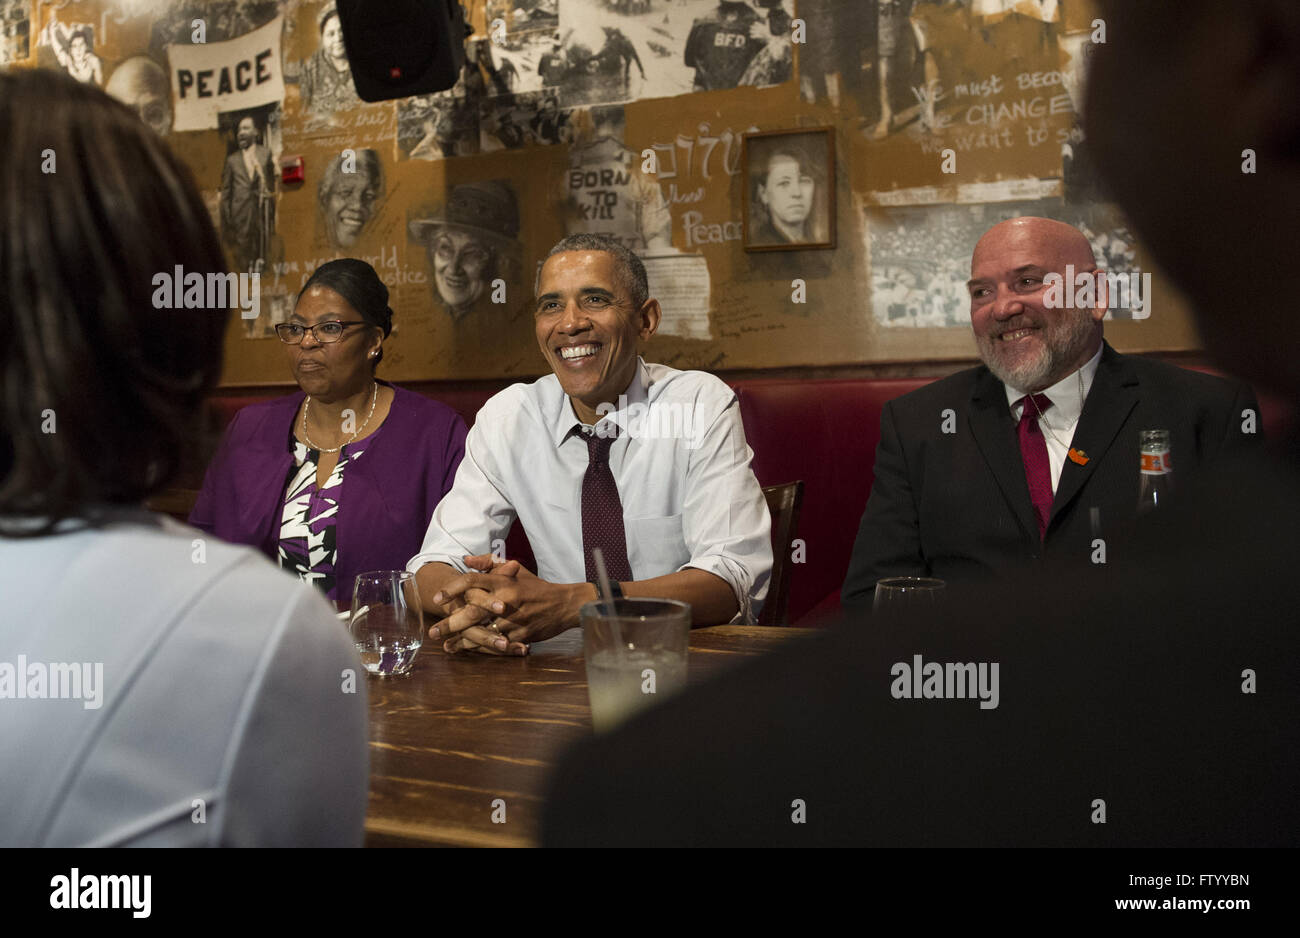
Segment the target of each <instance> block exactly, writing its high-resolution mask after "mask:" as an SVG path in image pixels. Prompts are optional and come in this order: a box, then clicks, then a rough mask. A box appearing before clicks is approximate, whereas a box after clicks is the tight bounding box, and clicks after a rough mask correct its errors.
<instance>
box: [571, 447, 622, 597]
mask: <svg viewBox="0 0 1300 938" xmlns="http://www.w3.org/2000/svg"><path fill="white" fill-rule="evenodd" d="M570 432H571V433H576V434H578V435H580V436H581V437H582V439H584V440H586V441H587V471H586V473H585V474H584V475H583V477H582V557H583V561H584V562H585V564H586V569H587V580H588V582H595V580H596V579H597V574H596V563H595V561H594V560H593V559H592V557H591V549H592V548H593V547H599V548H600V551H601V553H602V554H603V555H604V557H605V570H606V571H607V572H608V573H609V576H610V579H612V580H613V581H614V582H615V583H628V582H631V580H632V567H631V565H630V564H628V562H627V534H626V532H625V531H624V529H623V503H622V502H621V501H620V500H619V497H618V485H617V484H615V482H614V473H612V472H611V471H610V469H609V448H610V447H611V446H613V445H614V439H615V437H616V436H617V435H618V428H617V427H616V426H613V425H610V424H606V427H605V430H604V432H605V433H607V434H608V435H607V436H604V437H602V436H600V435H599V434H596V433H590V434H589V433H587V432H586V431H585V430H583V429H582V427H581V425H580V424H579V425H578V426H575V427H574V428H573V430H572V431H570Z"/></svg>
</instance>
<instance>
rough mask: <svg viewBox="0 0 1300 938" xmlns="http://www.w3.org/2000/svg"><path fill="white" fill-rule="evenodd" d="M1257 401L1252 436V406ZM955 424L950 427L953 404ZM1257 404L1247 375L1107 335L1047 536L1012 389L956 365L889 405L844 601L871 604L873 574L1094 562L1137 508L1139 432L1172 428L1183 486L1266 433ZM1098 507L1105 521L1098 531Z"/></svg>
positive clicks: (968, 572) (1003, 570) (985, 571)
mask: <svg viewBox="0 0 1300 938" xmlns="http://www.w3.org/2000/svg"><path fill="white" fill-rule="evenodd" d="M1246 409H1250V410H1253V411H1254V413H1255V415H1256V417H1255V429H1256V432H1255V433H1253V434H1247V433H1243V432H1242V427H1243V417H1242V411H1243V410H1246ZM948 410H951V411H952V412H953V415H954V417H955V430H956V432H955V433H945V432H943V430H944V427H943V423H944V412H945V411H948ZM1258 414H1259V405H1258V404H1257V403H1256V401H1255V396H1254V394H1253V393H1252V392H1251V390H1250V388H1249V387H1247V386H1246V385H1244V384H1240V383H1237V382H1230V381H1227V380H1225V379H1222V378H1216V377H1213V376H1211V375H1206V374H1201V373H1200V372H1194V371H1188V370H1186V369H1184V368H1179V367H1177V366H1174V365H1169V364H1165V363H1163V362H1157V361H1151V360H1149V359H1144V358H1140V357H1136V356H1129V355H1120V354H1119V353H1118V352H1116V351H1115V350H1114V349H1113V348H1111V347H1110V345H1109V344H1105V346H1104V348H1103V350H1102V354H1101V359H1100V360H1099V361H1098V364H1097V375H1096V377H1095V378H1094V380H1093V384H1092V387H1091V388H1089V389H1088V397H1087V399H1086V400H1085V402H1084V408H1083V413H1082V415H1081V416H1080V419H1079V423H1078V426H1077V427H1076V429H1075V433H1074V439H1073V441H1072V444H1071V445H1072V446H1073V447H1074V448H1076V449H1081V450H1083V452H1084V453H1085V454H1086V456H1087V457H1088V462H1087V464H1086V465H1078V464H1076V463H1074V462H1072V461H1070V460H1066V462H1065V466H1064V468H1063V469H1062V470H1061V478H1060V481H1059V482H1058V484H1057V489H1056V497H1055V500H1054V501H1053V504H1052V514H1051V519H1050V521H1049V523H1048V528H1047V534H1046V538H1045V539H1043V540H1040V538H1039V534H1038V524H1037V522H1036V521H1035V518H1034V511H1033V505H1032V503H1031V501H1030V499H1029V486H1028V484H1027V483H1026V482H1025V470H1024V463H1023V461H1022V460H1021V458H1020V446H1019V443H1018V442H1017V439H1016V426H1015V422H1014V421H1013V420H1012V418H1011V413H1010V409H1009V408H1008V406H1007V397H1006V391H1005V389H1004V385H1003V384H1002V382H1001V381H999V380H998V379H997V378H996V377H994V376H993V374H992V372H990V371H989V370H988V369H987V368H986V367H984V366H982V365H981V366H979V367H977V368H971V369H969V370H967V371H961V372H958V373H957V374H955V375H951V376H949V377H947V378H944V379H943V380H941V381H936V382H935V383H934V384H931V385H927V386H926V387H924V388H921V389H920V390H917V391H913V392H912V393H911V394H905V395H903V396H902V397H900V398H898V399H896V400H893V401H890V402H889V403H888V404H886V405H885V408H884V411H883V412H882V413H881V418H880V445H879V447H878V448H877V450H876V464H875V482H874V483H873V484H872V487H871V497H870V498H869V499H868V501H867V508H866V511H865V512H864V513H863V516H862V523H861V526H860V527H859V529H858V538H857V542H856V544H855V545H854V548H853V556H852V559H851V560H850V562H849V571H848V575H847V577H846V578H845V580H844V588H843V590H842V599H843V601H844V602H845V603H846V604H852V603H856V602H862V601H865V600H870V598H871V595H872V591H873V589H874V588H875V584H876V580H878V579H880V578H882V577H889V576H936V577H939V578H940V579H943V580H946V581H949V582H957V581H962V580H975V579H982V578H986V577H988V576H990V575H1007V574H1012V573H1014V572H1015V571H1016V570H1017V569H1020V568H1022V566H1023V565H1024V564H1025V563H1026V562H1030V561H1037V560H1043V559H1051V560H1054V561H1057V562H1061V563H1064V564H1068V565H1074V566H1078V565H1083V566H1088V565H1090V564H1091V563H1092V554H1093V546H1092V542H1093V538H1094V537H1101V538H1103V539H1104V540H1105V541H1106V543H1107V549H1108V558H1107V559H1108V562H1109V563H1114V562H1117V561H1118V560H1120V559H1121V558H1117V557H1110V556H1109V553H1110V551H1111V550H1112V549H1113V548H1114V544H1113V543H1112V541H1113V538H1114V535H1115V534H1116V533H1117V532H1119V531H1122V530H1124V529H1125V528H1127V527H1128V526H1129V525H1130V524H1131V523H1132V521H1133V517H1134V515H1135V513H1136V509H1137V502H1138V492H1139V488H1140V474H1139V471H1138V451H1139V442H1138V441H1139V434H1140V431H1142V430H1168V431H1170V435H1171V442H1170V451H1171V459H1172V462H1173V478H1174V483H1175V485H1187V484H1190V482H1191V481H1192V480H1193V478H1194V477H1195V476H1196V475H1197V474H1199V473H1200V472H1201V471H1202V470H1204V469H1205V468H1206V467H1207V466H1208V465H1210V464H1211V463H1213V462H1214V461H1216V460H1217V459H1219V458H1220V457H1222V456H1225V455H1227V454H1231V453H1233V452H1245V451H1249V450H1251V449H1253V448H1255V446H1256V444H1257V443H1258V441H1260V440H1261V439H1262V433H1261V430H1260V423H1259V416H1258ZM1093 509H1096V510H1097V512H1096V522H1097V530H1096V532H1095V533H1094V530H1093V526H1094V525H1093V517H1094V513H1093Z"/></svg>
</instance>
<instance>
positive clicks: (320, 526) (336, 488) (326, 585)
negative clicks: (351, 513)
mask: <svg viewBox="0 0 1300 938" xmlns="http://www.w3.org/2000/svg"><path fill="white" fill-rule="evenodd" d="M378 432H379V431H375V433H372V434H371V435H370V436H369V437H367V438H366V439H365V440H362V441H361V442H360V443H358V444H357V445H358V446H362V445H364V444H365V443H366V442H368V441H369V440H373V439H374V438H375V435H376V434H377V433H378ZM292 443H293V462H294V464H293V465H292V466H290V467H289V475H288V483H287V484H286V485H285V489H284V509H283V511H282V512H281V514H280V549H279V557H280V566H281V567H283V568H284V569H286V570H292V571H293V572H294V573H296V574H298V578H299V579H301V580H303V581H304V582H306V583H311V584H313V585H314V586H316V587H317V588H318V589H320V590H321V591H322V592H323V593H324V594H325V597H326V598H327V599H330V600H337V599H338V595H337V593H338V584H337V583H336V582H335V579H334V563H335V558H336V557H337V554H338V544H337V542H336V540H335V524H337V522H338V513H339V510H340V500H339V496H340V495H342V492H343V489H342V486H343V473H344V472H345V471H346V470H347V467H348V466H349V465H351V464H352V463H353V462H354V461H356V460H357V459H359V458H360V457H361V455H362V453H363V452H364V450H362V449H352V448H351V447H350V446H345V447H343V449H342V450H341V451H340V452H339V461H338V465H336V466H335V467H334V471H333V472H331V473H330V476H329V478H328V479H326V480H325V485H324V486H323V487H321V488H317V487H316V467H317V466H318V465H319V464H320V451H319V450H314V449H308V448H307V445H306V444H305V443H301V442H299V441H298V440H297V439H292Z"/></svg>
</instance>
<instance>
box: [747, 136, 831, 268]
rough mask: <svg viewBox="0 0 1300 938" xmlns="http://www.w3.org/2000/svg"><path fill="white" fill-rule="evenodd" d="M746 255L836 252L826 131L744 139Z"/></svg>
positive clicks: (829, 149) (829, 148) (828, 140)
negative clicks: (802, 251)
mask: <svg viewBox="0 0 1300 938" xmlns="http://www.w3.org/2000/svg"><path fill="white" fill-rule="evenodd" d="M744 141H745V149H744V157H743V166H742V174H741V178H742V180H743V182H744V191H745V239H744V243H745V250H747V251H792V250H804V249H809V248H833V247H835V138H834V131H833V130H831V129H830V128H818V129H814V130H797V131H768V132H764V133H750V134H745V137H744Z"/></svg>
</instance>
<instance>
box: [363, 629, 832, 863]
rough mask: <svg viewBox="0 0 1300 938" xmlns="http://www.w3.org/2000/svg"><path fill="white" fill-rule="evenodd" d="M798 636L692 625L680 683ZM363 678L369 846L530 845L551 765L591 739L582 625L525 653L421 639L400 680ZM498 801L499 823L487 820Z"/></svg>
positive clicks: (781, 631) (796, 632)
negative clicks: (465, 651)
mask: <svg viewBox="0 0 1300 938" xmlns="http://www.w3.org/2000/svg"><path fill="white" fill-rule="evenodd" d="M808 634H809V633H808V631H807V630H806V629H786V628H759V627H755V626H732V625H724V626H717V627H714V628H709V629H696V630H694V631H693V632H692V633H691V655H690V665H689V667H690V672H689V674H690V676H689V681H690V683H691V684H695V683H697V682H699V681H701V680H704V679H707V678H709V677H712V676H714V675H716V674H718V673H719V672H721V671H724V670H726V669H727V668H728V667H731V666H733V665H735V664H736V663H738V662H740V661H743V660H744V659H745V658H748V657H751V656H753V655H758V654H762V653H764V652H767V651H770V650H772V649H773V648H776V647H777V646H779V645H780V644H782V643H783V642H785V641H788V640H790V639H791V638H792V637H796V636H800V635H808ZM368 680H369V682H370V683H369V687H370V810H369V812H368V814H367V817H366V845H367V846H374V847H393V846H475V847H525V846H533V845H535V844H536V842H537V837H538V828H539V825H540V818H541V811H542V801H543V798H544V797H545V786H546V782H547V778H548V776H549V774H550V770H551V768H552V767H553V765H554V764H555V762H556V760H557V759H558V758H559V756H560V755H561V754H562V753H563V751H564V749H565V748H567V746H569V745H570V744H571V743H573V742H575V741H576V740H579V739H581V738H583V737H585V736H588V735H590V733H591V710H590V708H589V707H588V705H587V676H586V667H585V665H584V663H583V659H582V631H581V630H580V629H574V630H572V631H569V632H566V633H564V634H563V635H559V636H557V637H556V638H553V639H551V640H550V641H548V642H542V643H539V644H536V645H534V646H533V649H532V653H531V654H529V655H528V656H527V657H524V658H505V657H495V656H486V655H461V656H450V655H444V654H443V653H442V650H441V649H440V648H437V647H436V646H434V645H430V644H426V646H425V648H424V650H423V651H422V652H421V654H420V657H419V659H418V660H417V661H416V665H415V668H414V670H413V671H412V672H411V674H410V675H409V676H408V677H405V678H397V679H392V680H388V679H379V678H369V679H368ZM498 799H499V800H498ZM494 802H495V804H494ZM501 802H504V818H505V822H504V823H494V822H493V816H494V814H495V816H496V817H497V818H501V817H502V813H503V812H502V806H501Z"/></svg>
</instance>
